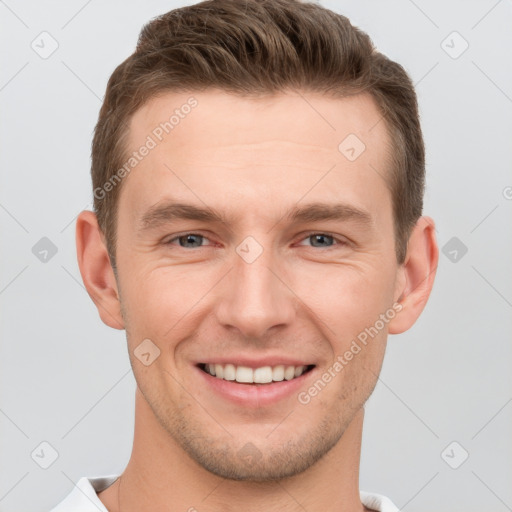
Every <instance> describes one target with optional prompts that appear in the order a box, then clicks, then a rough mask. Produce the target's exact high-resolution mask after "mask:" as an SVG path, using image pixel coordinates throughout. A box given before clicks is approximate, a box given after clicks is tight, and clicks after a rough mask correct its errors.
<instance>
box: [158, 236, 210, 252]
mask: <svg viewBox="0 0 512 512" xmlns="http://www.w3.org/2000/svg"><path fill="white" fill-rule="evenodd" d="M175 240H177V241H178V243H179V246H180V247H183V248H184V249H194V248H196V247H201V246H202V243H201V242H202V241H203V240H208V238H206V237H204V236H203V235H198V234H196V233H186V234H185V235H180V236H177V237H175V238H172V239H171V240H169V241H168V242H167V243H168V244H171V243H172V242H174V241H175ZM188 244H191V245H188Z"/></svg>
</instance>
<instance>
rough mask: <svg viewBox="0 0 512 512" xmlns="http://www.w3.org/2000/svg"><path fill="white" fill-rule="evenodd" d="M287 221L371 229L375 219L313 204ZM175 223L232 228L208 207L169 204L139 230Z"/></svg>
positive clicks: (340, 206) (150, 213)
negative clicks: (352, 223)
mask: <svg viewBox="0 0 512 512" xmlns="http://www.w3.org/2000/svg"><path fill="white" fill-rule="evenodd" d="M283 218H286V220H287V221H288V222H290V223H295V224H298V223H301V222H302V223H306V222H318V221H327V220H336V221H355V222H357V223H358V224H361V225H366V226H371V225H372V224H373V219H372V216H371V215H370V213H369V212H367V211H366V210H362V209H360V208H357V207H354V206H352V205H348V204H344V203H320V202H315V203H310V204H307V205H305V206H302V207H297V206H296V207H294V208H292V209H291V210H290V211H289V212H288V213H287V214H285V216H284V217H283ZM174 220H196V221H202V222H208V223H217V224H221V223H222V224H226V225H227V224H228V222H227V219H226V218H225V217H224V216H223V215H222V214H221V213H219V212H217V211H216V210H215V209H213V208H210V207H208V206H204V207H203V206H196V205H193V204H187V203H178V202H174V201H165V202H162V203H158V204H156V205H154V206H152V207H150V208H149V209H148V210H147V211H146V212H145V213H144V214H143V215H142V217H141V219H140V222H139V230H140V231H146V230H149V229H156V228H158V227H160V226H162V225H165V224H168V223H170V222H172V221H174Z"/></svg>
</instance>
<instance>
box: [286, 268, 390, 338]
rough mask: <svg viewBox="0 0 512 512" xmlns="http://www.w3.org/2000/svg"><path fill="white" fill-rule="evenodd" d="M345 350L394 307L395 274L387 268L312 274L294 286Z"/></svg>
mask: <svg viewBox="0 0 512 512" xmlns="http://www.w3.org/2000/svg"><path fill="white" fill-rule="evenodd" d="M291 287H293V289H294V291H295V290H296V293H297V295H298V296H299V297H300V298H301V299H302V300H303V302H304V303H305V304H306V305H307V306H308V308H309V309H310V310H311V312H313V313H314V314H315V316H316V317H318V319H319V320H320V325H323V326H324V329H325V333H326V336H327V337H328V338H329V339H333V340H334V343H336V344H340V345H341V347H343V346H344V344H345V343H346V342H347V340H348V341H350V339H352V338H353V337H356V336H357V335H358V334H359V333H360V332H361V331H363V330H364V329H365V328H366V327H370V326H372V325H374V323H375V322H376V321H377V320H378V319H379V317H380V315H381V314H382V313H385V312H386V311H387V310H388V309H389V308H390V307H391V306H392V300H393V293H394V273H393V271H392V269H391V268H390V269H388V270H386V268H385V267H384V265H382V266H381V267H380V268H379V265H375V266H373V265H365V266H362V265H359V266H358V267H356V266H353V267H348V266H339V267H338V268H335V267H333V266H331V267H330V268H325V269H324V270H319V271H318V272H317V273H313V272H310V273H308V275H307V278H306V277H305V275H302V276H301V278H298V279H295V282H294V284H293V285H292V286H291Z"/></svg>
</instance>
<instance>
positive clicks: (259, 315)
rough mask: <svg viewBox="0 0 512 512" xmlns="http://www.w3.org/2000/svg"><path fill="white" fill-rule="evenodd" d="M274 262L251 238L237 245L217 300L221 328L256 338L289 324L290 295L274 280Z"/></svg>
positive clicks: (282, 284) (291, 296)
mask: <svg viewBox="0 0 512 512" xmlns="http://www.w3.org/2000/svg"><path fill="white" fill-rule="evenodd" d="M277 258H278V256H277V255H276V254H275V253H274V251H272V249H271V248H267V247H263V246H262V245H260V244H259V243H258V242H256V240H255V239H253V238H252V237H247V238H246V239H245V240H244V241H243V242H242V243H241V244H239V246H238V247H237V248H236V254H234V257H233V269H232V271H231V272H229V274H228V276H227V280H226V282H225V285H224V287H223V291H222V295H221V297H219V300H220V303H219V305H218V307H217V316H218V320H219V322H220V323H221V324H223V325H224V326H225V327H228V326H231V327H235V328H237V329H238V330H239V331H240V332H241V333H242V334H243V335H244V336H246V337H252V338H257V337H262V336H263V335H265V333H266V331H268V330H269V329H271V328H272V327H276V326H278V325H280V326H283V325H286V324H289V323H290V322H291V321H292V319H293V316H294V314H295V310H294V304H293V294H292V293H291V292H290V290H289V289H288V288H287V287H286V285H285V284H284V283H283V282H282V281H281V279H280V278H279V277H277V276H278V275H279V271H278V270H277V269H278V268H279V267H280V265H279V264H278V263H279V262H278V259H277ZM276 270H277V271H276ZM276 274H277V275H276Z"/></svg>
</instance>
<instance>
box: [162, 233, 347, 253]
mask: <svg viewBox="0 0 512 512" xmlns="http://www.w3.org/2000/svg"><path fill="white" fill-rule="evenodd" d="M189 235H193V236H199V237H202V238H203V239H206V240H209V238H208V237H206V236H204V235H201V234H200V233H194V232H189V233H183V234H181V235H177V236H175V237H174V238H171V239H170V240H168V241H167V242H164V245H173V244H172V242H174V241H175V240H178V239H179V238H183V237H186V236H189ZM315 235H320V236H327V237H329V238H332V239H333V240H334V241H335V242H336V243H335V244H334V245H332V246H328V247H325V248H322V247H313V246H310V247H311V248H312V249H324V250H329V249H334V248H336V247H342V246H345V245H348V242H346V241H345V240H341V239H340V238H337V237H336V236H334V235H333V234H332V233H326V232H319V231H313V232H311V233H307V234H306V235H304V236H303V238H301V240H300V241H303V240H306V239H308V238H311V237H312V236H315ZM178 247H179V248H180V249H185V250H189V249H190V248H189V249H187V248H186V247H180V246H178ZM203 247H207V246H200V247H192V248H191V249H202V248H203Z"/></svg>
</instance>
